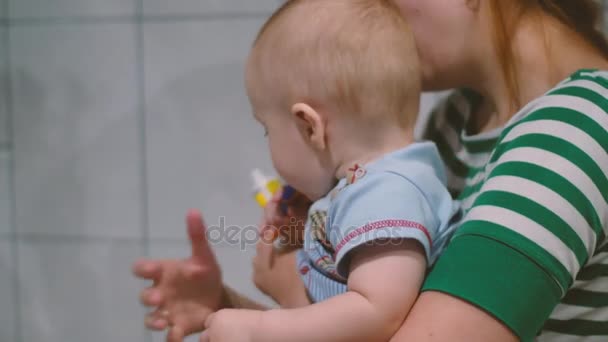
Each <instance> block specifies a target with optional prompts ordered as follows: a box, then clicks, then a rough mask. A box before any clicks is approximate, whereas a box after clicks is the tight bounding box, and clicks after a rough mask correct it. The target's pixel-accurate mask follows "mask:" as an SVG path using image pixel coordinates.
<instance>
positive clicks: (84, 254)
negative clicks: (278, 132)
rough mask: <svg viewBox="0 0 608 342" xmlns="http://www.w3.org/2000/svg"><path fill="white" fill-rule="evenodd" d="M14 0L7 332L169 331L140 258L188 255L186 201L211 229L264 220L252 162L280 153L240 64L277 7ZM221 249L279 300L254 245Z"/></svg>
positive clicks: (2, 192) (0, 190) (2, 201)
mask: <svg viewBox="0 0 608 342" xmlns="http://www.w3.org/2000/svg"><path fill="white" fill-rule="evenodd" d="M3 1H5V0H0V9H3V8H4V7H3V6H2V2H3ZM8 1H10V15H11V20H10V22H9V23H10V24H9V25H8V26H7V27H8V28H7V29H6V30H7V31H10V46H8V45H7V44H5V42H4V40H3V39H0V71H1V72H0V76H4V75H6V74H7V70H10V76H11V87H10V91H9V89H5V88H6V87H2V86H1V85H0V141H2V140H4V141H3V142H2V143H0V146H3V148H4V150H3V151H2V152H0V274H2V276H0V307H2V308H3V310H2V312H1V313H0V341H1V342H25V341H49V342H54V341H147V342H151V341H157V340H158V341H160V340H163V338H162V335H161V334H145V332H144V328H143V324H142V321H143V313H144V309H143V308H142V307H141V306H140V305H139V303H138V295H137V293H138V291H139V290H140V289H141V288H143V286H144V284H143V282H139V281H137V280H135V279H134V278H133V277H132V276H131V275H130V267H131V263H132V262H133V261H134V260H135V259H136V258H137V257H140V256H143V255H144V254H145V253H147V254H148V255H150V256H153V257H163V256H164V257H166V256H178V255H186V254H187V253H188V251H189V247H188V244H187V242H186V236H185V225H184V215H185V213H186V211H187V209H188V208H190V207H194V208H200V209H202V210H203V212H204V213H205V216H206V219H207V221H208V223H209V224H210V225H213V224H215V223H217V222H219V217H220V216H226V223H227V224H228V225H241V226H243V225H251V224H255V223H257V222H256V221H257V219H258V216H259V209H258V208H257V207H256V206H255V204H254V202H253V200H252V199H251V193H250V181H249V170H250V168H253V167H262V168H264V169H266V170H270V168H269V166H270V161H269V158H268V155H267V152H266V146H265V140H264V138H263V130H262V129H261V128H260V127H258V125H257V124H256V123H255V122H254V121H253V120H252V118H251V117H250V112H249V108H248V103H247V100H246V97H245V94H244V91H243V81H242V73H243V67H242V65H243V62H244V59H245V57H246V53H247V50H248V48H249V46H250V44H251V41H252V39H253V37H254V35H255V33H256V31H257V29H258V27H259V26H260V25H261V23H262V21H263V20H264V18H265V17H266V16H267V15H268V14H269V13H270V11H271V9H272V8H273V7H274V6H275V5H276V4H277V3H278V1H271V0H256V1H238V2H237V1H232V2H224V1H215V2H213V1H200V2H195V1H190V2H188V1H182V2H179V1H177V2H163V1H153V0H141V1H142V2H139V3H138V1H139V0H108V1H89V0H8ZM137 8H141V9H143V8H145V9H146V16H143V17H141V16H138V15H136V14H138V13H136V9H137ZM1 13H2V12H0V18H1V16H2V15H1ZM140 14H141V13H140ZM184 15H185V16H184ZM149 16H153V17H149ZM3 30H5V27H4V26H2V25H0V37H2V38H4V36H5V35H3V34H2V33H3V32H5V31H3ZM9 52H10V66H8V67H7V66H4V62H5V59H7V58H6V57H9V56H8V55H9ZM7 65H8V64H7ZM0 84H2V83H1V82H0ZM7 94H12V96H11V98H10V99H6V98H4V97H5V96H6V95H7ZM8 100H10V101H8ZM7 103H12V106H9V107H11V108H7V110H5V106H6V104H7ZM8 109H10V110H8ZM9 116H10V118H12V120H9V121H10V122H12V126H11V127H9V125H8V122H9V121H6V120H5V119H6V118H7V117H9ZM8 132H13V133H14V134H13V135H12V136H13V137H14V140H13V141H8V140H9V138H10V135H9V134H8ZM144 152H145V153H144ZM10 156H14V158H12V159H11V158H10ZM11 169H14V170H15V173H14V179H11V178H10V175H11V174H10V172H9V170H11ZM11 182H14V183H11ZM10 184H14V189H15V194H14V197H13V196H12V193H11V191H8V190H7V189H9V185H10ZM12 203H14V204H15V205H14V208H15V209H16V210H15V211H16V215H15V220H14V222H16V228H13V227H11V226H10V221H11V220H10V217H11V216H10V214H11V208H12V207H13V205H12ZM15 229H16V233H17V234H16V236H14V235H13V232H15ZM214 250H215V251H216V253H217V255H218V260H219V262H220V264H221V266H222V268H223V274H224V279H225V281H226V282H227V283H228V284H230V285H231V286H233V287H235V288H236V289H238V290H239V291H241V292H243V293H244V294H246V295H249V296H251V297H253V298H254V299H257V300H260V301H262V302H264V303H267V304H272V303H271V302H270V300H268V298H266V297H264V296H263V295H262V294H261V293H260V292H258V291H257V290H256V289H255V287H254V286H253V284H252V283H251V281H250V277H251V261H250V259H251V256H252V255H253V253H254V251H253V249H252V248H251V246H250V247H249V248H244V249H241V248H240V247H239V246H229V245H226V244H217V245H215V246H214ZM15 280H17V281H18V283H19V287H18V296H16V293H17V292H15V290H16V289H15V288H14V286H13V285H14V284H15V283H16V282H15ZM14 305H17V306H18V308H19V309H20V310H19V311H20V314H19V315H17V314H16V312H15V311H13V310H12V307H13V306H14ZM192 340H196V339H195V338H194V339H192Z"/></svg>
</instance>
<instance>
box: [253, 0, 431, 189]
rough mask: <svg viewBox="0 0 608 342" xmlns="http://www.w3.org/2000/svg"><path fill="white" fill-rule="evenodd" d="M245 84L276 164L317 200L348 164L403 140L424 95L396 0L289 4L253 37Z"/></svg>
mask: <svg viewBox="0 0 608 342" xmlns="http://www.w3.org/2000/svg"><path fill="white" fill-rule="evenodd" d="M246 86H247V93H248V96H249V99H250V101H251V104H252V107H253V112H254V115H255V117H256V119H257V120H258V121H260V122H261V123H262V124H263V125H264V126H265V128H266V131H267V134H268V139H269V145H270V150H271V154H272V159H273V162H274V165H275V167H276V169H277V171H278V172H279V174H281V176H282V177H283V178H285V180H286V181H287V182H289V183H290V184H291V185H292V186H294V187H295V188H296V189H298V190H300V191H302V192H304V193H305V194H306V195H307V196H308V197H310V198H311V199H316V198H319V197H321V196H323V195H324V194H325V193H327V191H329V190H330V188H331V186H332V185H333V183H334V181H335V178H336V177H342V176H343V174H342V173H343V172H344V170H345V168H348V167H350V166H352V165H350V164H349V163H351V162H355V161H356V162H361V161H364V159H365V158H373V157H378V156H379V155H375V154H383V153H384V152H386V151H387V150H391V149H395V148H398V147H400V146H396V145H399V144H401V146H403V145H404V144H405V143H404V142H407V141H408V139H409V138H411V135H412V131H413V126H414V123H415V121H416V116H417V113H418V105H419V97H420V76H419V68H418V58H417V55H416V49H415V45H414V40H413V37H412V34H411V32H410V30H409V28H408V26H407V24H406V23H405V21H404V20H403V18H402V17H401V16H400V15H399V12H398V10H397V9H396V8H395V7H393V5H392V4H391V3H390V1H389V0H292V1H287V2H286V3H285V4H284V5H283V6H282V7H281V8H280V9H279V10H277V11H276V12H275V13H274V14H273V15H272V17H271V18H270V19H269V20H268V21H267V22H266V24H265V25H264V26H263V27H262V29H261V31H260V33H259V35H258V37H257V39H256V41H255V43H254V46H253V48H252V50H251V54H250V55H249V58H248V61H247V71H246Z"/></svg>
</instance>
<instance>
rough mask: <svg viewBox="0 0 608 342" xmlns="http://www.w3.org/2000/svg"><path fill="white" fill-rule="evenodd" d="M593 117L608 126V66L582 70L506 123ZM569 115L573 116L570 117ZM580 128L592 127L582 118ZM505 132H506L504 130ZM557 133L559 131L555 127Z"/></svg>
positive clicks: (600, 123)
mask: <svg viewBox="0 0 608 342" xmlns="http://www.w3.org/2000/svg"><path fill="white" fill-rule="evenodd" d="M576 116H579V117H582V118H585V120H583V121H588V120H591V121H593V122H594V123H596V124H598V125H599V126H601V127H603V128H604V130H608V70H579V71H577V72H575V73H574V74H572V75H571V76H570V77H568V78H567V79H565V80H564V81H562V82H560V83H559V84H558V85H557V86H555V87H554V88H552V89H550V90H549V91H548V92H546V93H545V94H544V95H542V96H540V97H538V98H537V99H535V100H533V101H532V102H530V103H529V104H527V105H526V106H524V107H523V108H522V109H521V110H520V111H519V112H518V113H517V114H515V115H514V116H513V117H512V118H511V120H510V121H509V123H508V124H507V131H508V130H509V129H510V128H512V126H517V125H519V124H522V123H524V122H530V121H538V120H549V121H564V120H565V121H573V120H572V118H573V117H576ZM568 119H570V120H568ZM579 124H580V125H578V126H579V128H590V126H589V125H587V124H583V122H579ZM505 133H506V132H505ZM555 133H559V131H556V132H555Z"/></svg>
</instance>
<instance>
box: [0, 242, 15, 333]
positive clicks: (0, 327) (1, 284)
mask: <svg viewBox="0 0 608 342" xmlns="http://www.w3.org/2000/svg"><path fill="white" fill-rule="evenodd" d="M13 248H14V246H12V245H11V241H10V240H8V239H0V275H1V276H0V308H2V310H0V341H8V342H12V341H15V340H16V334H15V333H16V332H15V320H16V317H15V307H14V303H15V300H14V298H15V295H16V293H15V288H14V286H13V285H14V282H13V279H14V274H15V260H13Z"/></svg>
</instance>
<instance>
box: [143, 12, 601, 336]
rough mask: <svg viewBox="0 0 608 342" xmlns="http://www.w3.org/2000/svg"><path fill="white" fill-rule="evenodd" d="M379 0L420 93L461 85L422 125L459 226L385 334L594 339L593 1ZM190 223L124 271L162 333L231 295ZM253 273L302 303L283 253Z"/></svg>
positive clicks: (193, 327) (597, 251) (260, 261)
mask: <svg viewBox="0 0 608 342" xmlns="http://www.w3.org/2000/svg"><path fill="white" fill-rule="evenodd" d="M394 2H395V4H396V5H397V6H399V8H400V10H401V11H402V13H403V15H404V16H405V17H406V18H407V19H408V21H409V23H410V25H411V26H412V29H413V31H414V33H415V36H416V42H417V45H418V49H419V54H420V58H421V62H422V66H423V81H424V88H425V90H441V89H449V88H459V89H465V88H466V89H470V90H465V91H457V92H456V93H454V95H453V96H451V97H450V98H449V99H448V100H446V102H445V103H443V104H441V105H440V106H438V108H437V110H436V111H435V112H434V114H433V117H432V119H431V121H430V122H429V124H428V127H427V134H426V137H427V138H429V139H431V140H433V141H435V142H436V143H437V145H438V147H439V148H440V150H441V152H442V156H443V158H444V160H445V162H446V165H447V166H448V168H449V169H450V177H449V178H450V181H449V183H450V187H451V190H452V191H453V192H454V193H455V194H459V198H460V199H461V200H462V203H463V209H464V210H465V213H466V214H465V217H464V219H463V224H462V226H461V227H460V229H459V230H458V232H457V233H456V235H455V237H454V238H453V239H452V242H451V243H450V245H449V246H448V248H447V249H446V251H445V253H444V254H443V255H442V256H441V258H440V259H439V261H438V262H437V264H436V266H435V267H434V269H433V270H432V272H431V273H430V274H429V276H428V279H427V280H426V283H425V285H424V288H423V292H422V294H421V295H420V298H419V299H418V301H417V303H416V305H415V306H414V308H413V310H412V312H411V313H410V315H409V316H408V318H407V320H406V322H404V324H403V327H402V328H401V330H400V331H399V332H398V333H397V335H396V336H395V337H394V340H395V341H445V340H450V341H452V340H455V341H459V340H462V341H489V340H492V341H514V340H517V339H522V340H532V339H533V338H535V336H536V335H537V334H538V333H541V336H540V338H539V339H541V340H549V339H551V340H555V339H559V338H562V339H564V340H572V339H576V338H577V337H578V338H583V337H585V336H586V337H590V338H591V339H597V340H608V327H607V324H606V323H605V322H606V321H607V320H608V283H607V282H608V278H607V277H608V247H607V246H606V231H607V230H608V229H607V227H608V222H607V220H608V178H607V177H608V100H607V97H608V44H607V43H606V41H605V40H604V37H603V36H602V34H601V33H600V32H599V31H598V30H596V23H597V19H598V18H597V15H598V13H599V11H598V10H597V8H596V7H595V3H594V2H593V0H511V1H502V0H486V1H481V0H451V1H445V0H394ZM602 70H604V71H602ZM263 223H265V224H266V223H270V224H277V223H279V222H278V221H277V220H275V219H274V216H272V215H270V217H268V219H266V220H265V222H263ZM201 224H202V223H201V222H200V216H198V214H195V213H193V214H191V215H190V216H189V231H190V236H191V238H192V243H193V256H192V258H190V259H188V260H182V261H175V260H169V261H143V262H140V263H138V264H136V266H135V272H136V274H138V275H139V276H141V277H144V278H147V279H154V280H155V281H156V285H155V286H154V287H152V288H150V289H147V290H144V291H143V293H142V301H143V302H144V303H145V304H147V305H151V306H156V307H159V308H162V309H158V310H157V311H155V312H153V313H152V314H150V315H149V316H148V317H147V319H146V323H147V325H148V327H150V328H153V329H164V328H166V327H167V325H168V324H169V323H171V324H170V325H172V329H171V330H170V333H169V340H175V341H177V340H181V338H182V337H183V335H184V334H187V333H192V332H195V331H198V330H201V329H202V328H203V321H204V318H205V316H206V313H208V312H210V311H213V310H216V309H217V308H218V307H220V306H221V305H222V303H221V302H220V301H221V299H222V298H223V299H224V300H225V303H224V304H226V305H228V304H230V303H232V304H233V305H234V297H232V298H231V296H230V292H229V291H228V292H226V291H223V290H222V286H221V282H220V279H221V277H220V272H219V268H218V266H217V263H215V261H214V260H213V256H212V254H211V253H210V251H209V248H208V246H207V245H206V242H205V241H204V237H203V236H202V235H201V231H202V229H203V228H202V227H201ZM272 258H274V261H273V262H270V261H271V259H272ZM256 272H257V274H256V278H257V281H256V284H257V285H258V286H260V287H261V288H262V290H264V291H266V292H267V293H269V294H270V295H272V296H273V297H274V298H276V299H277V300H278V301H279V303H282V304H285V305H287V306H297V305H301V304H305V303H306V302H307V299H306V295H305V293H304V289H303V286H301V284H300V283H299V281H298V277H297V274H296V272H295V265H294V261H293V254H286V255H282V256H274V255H272V251H271V250H268V248H264V246H263V244H260V249H259V255H258V257H257V259H256ZM203 286H206V287H207V289H205V288H201V287H203ZM222 294H224V296H223V297H222ZM602 336H603V337H602Z"/></svg>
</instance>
